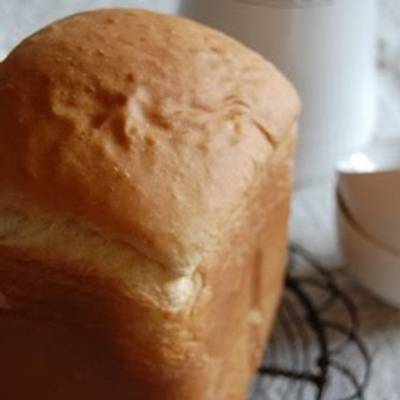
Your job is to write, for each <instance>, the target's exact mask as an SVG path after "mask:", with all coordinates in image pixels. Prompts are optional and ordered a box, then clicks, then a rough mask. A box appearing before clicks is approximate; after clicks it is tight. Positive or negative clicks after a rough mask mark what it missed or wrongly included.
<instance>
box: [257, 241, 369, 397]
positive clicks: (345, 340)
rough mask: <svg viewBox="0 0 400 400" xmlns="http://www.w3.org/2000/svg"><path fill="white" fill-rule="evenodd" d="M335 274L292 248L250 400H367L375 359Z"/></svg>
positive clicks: (354, 311)
mask: <svg viewBox="0 0 400 400" xmlns="http://www.w3.org/2000/svg"><path fill="white" fill-rule="evenodd" d="M358 332H359V321H358V317H357V310H356V308H355V306H354V304H353V302H352V301H351V299H350V297H349V295H348V294H347V293H345V292H343V291H342V290H341V289H340V287H339V285H338V284H337V282H336V280H335V278H334V277H333V274H332V272H330V271H329V270H328V269H327V268H324V267H323V266H321V265H320V264H319V263H318V262H317V261H316V260H315V259H314V257H313V256H312V255H310V254H309V253H308V252H307V251H306V250H304V249H302V248H301V247H299V246H296V245H292V246H291V248H290V259H289V268H288V277H287V280H286V290H285V294H284V299H283V303H282V306H281V308H280V311H279V317H278V322H277V325H276V327H275V331H274V335H273V337H272V339H271V343H270V345H269V348H268V352H267V356H266V359H265V361H264V363H263V365H262V366H261V367H260V369H259V377H258V379H257V382H256V383H255V385H254V387H253V391H252V397H251V399H252V400H356V399H358V400H364V399H365V389H366V386H367V383H368V380H369V376H370V369H371V359H370V356H369V354H368V351H367V348H366V347H365V345H364V344H363V341H362V340H361V339H360V337H359V335H358Z"/></svg>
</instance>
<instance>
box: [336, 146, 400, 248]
mask: <svg viewBox="0 0 400 400" xmlns="http://www.w3.org/2000/svg"><path fill="white" fill-rule="evenodd" d="M337 170H338V192H339V193H340V196H341V197H342V199H343V201H344V203H345V204H346V207H347V208H348V210H349V213H350V214H351V216H352V217H353V218H354V220H355V221H357V222H358V223H359V224H360V225H361V226H362V227H363V229H365V231H366V232H367V233H369V234H370V235H371V236H374V237H375V238H376V239H377V240H379V241H380V242H382V243H384V244H385V245H387V246H388V247H390V248H391V249H392V250H394V251H400V141H392V142H388V143H384V144H378V145H375V146H374V147H373V148H370V149H367V150H365V151H362V152H358V153H353V154H351V155H350V156H348V157H347V158H345V159H344V160H343V161H341V162H340V163H339V165H338V168H337Z"/></svg>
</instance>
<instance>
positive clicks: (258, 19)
mask: <svg viewBox="0 0 400 400" xmlns="http://www.w3.org/2000/svg"><path fill="white" fill-rule="evenodd" d="M180 13H181V14H183V15H186V16H188V17H190V18H193V19H195V20H198V21H200V22H203V23H205V24H207V25H210V26H213V27H215V28H217V29H219V30H221V31H224V32H226V33H228V34H229V35H231V36H233V37H236V38H237V39H239V40H240V41H242V42H243V43H246V44H247V45H248V46H250V47H252V48H254V49H256V50H257V51H259V52H260V53H261V54H262V55H264V56H265V57H266V58H267V59H269V60H270V61H272V62H273V63H274V64H275V65H277V66H278V67H279V69H281V70H282V71H283V72H284V73H285V74H286V76H288V78H289V79H290V80H291V81H292V82H293V83H294V84H295V86H296V88H297V90H298V91H299V93H300V96H301V98H302V102H303V116H302V121H301V126H300V138H299V144H298V151H297V166H296V185H297V186H299V185H300V186H301V185H304V184H307V183H310V182H312V181H315V180H317V179H320V178H324V177H331V176H333V173H334V166H335V163H336V162H337V161H338V159H340V158H341V157H342V156H343V155H344V154H348V153H349V152H352V151H355V150H358V149H360V148H362V147H363V146H364V145H365V144H366V143H367V142H368V141H369V139H370V136H371V133H372V129H373V125H374V120H375V118H374V117H375V112H374V111H375V104H374V103H375V102H374V97H375V96H374V81H375V79H374V78H375V73H374V72H375V47H376V46H375V43H376V40H375V0H182V2H181V5H180Z"/></svg>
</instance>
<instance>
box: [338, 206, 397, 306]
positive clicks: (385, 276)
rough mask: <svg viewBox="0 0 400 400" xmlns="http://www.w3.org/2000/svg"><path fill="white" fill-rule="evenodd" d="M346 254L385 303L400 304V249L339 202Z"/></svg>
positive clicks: (358, 275) (357, 274) (359, 275)
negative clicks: (360, 222) (365, 226)
mask: <svg viewBox="0 0 400 400" xmlns="http://www.w3.org/2000/svg"><path fill="white" fill-rule="evenodd" d="M337 219H338V228H339V239H340V242H341V247H342V252H343V256H344V258H345V260H346V262H347V265H348V267H349V268H350V270H351V271H352V273H353V275H354V276H355V277H356V278H357V279H358V281H359V282H360V283H361V284H362V285H363V286H364V287H366V288H367V289H369V290H370V291H371V292H372V293H374V294H375V295H376V296H378V297H379V298H381V299H382V300H384V301H385V302H387V303H389V304H391V305H394V306H396V307H400V252H394V251H392V249H390V248H388V247H385V246H384V245H382V244H381V243H379V241H377V240H376V239H375V238H374V237H373V236H371V235H370V234H369V233H368V232H366V231H365V230H363V228H362V227H361V226H360V225H358V224H357V223H356V222H355V221H354V220H352V218H351V216H350V215H349V214H348V212H347V211H346V206H345V205H344V204H343V201H339V202H338V207H337Z"/></svg>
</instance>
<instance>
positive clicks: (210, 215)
mask: <svg viewBox="0 0 400 400" xmlns="http://www.w3.org/2000/svg"><path fill="white" fill-rule="evenodd" d="M298 111H299V103H298V99H297V96H296V94H295V92H294V90H293V89H292V87H291V85H290V84H289V83H288V82H287V81H286V80H285V78H283V77H282V76H281V75H280V73H279V72H278V71H277V70H276V69H275V68H274V67H273V66H272V65H270V64H269V63H267V62H266V61H264V60H263V59H262V58H261V57H260V56H259V55H257V54H255V53H254V52H252V51H251V50H249V49H247V48H245V47H244V46H242V45H241V44H239V43H237V42H235V41H234V40H232V39H229V38H227V37H226V36H224V35H223V34H220V33H218V32H215V31H213V30H211V29H209V28H205V27H203V26H201V25H198V24H195V23H193V22H190V21H187V20H185V19H182V18H179V17H173V16H162V15H159V14H154V13H149V12H145V11H135V10H120V9H116V10H103V11H96V12H90V13H85V14H80V15H76V16H73V17H70V18H67V19H65V20H62V21H59V22H57V23H55V24H53V25H51V26H49V27H47V28H45V29H44V30H42V31H41V32H39V33H37V34H35V35H34V36H32V37H31V38H28V39H27V40H25V41H24V42H23V43H22V44H21V45H20V46H18V47H17V48H16V49H15V50H14V51H13V52H12V53H11V54H10V56H9V57H8V58H7V59H6V60H5V62H4V63H2V64H1V65H0V121H1V124H0V353H1V354H2V355H3V363H2V364H1V365H0V376H3V377H6V384H3V385H0V398H11V397H15V398H19V399H21V400H22V399H24V398H27V397H29V395H30V394H31V393H33V394H34V395H35V396H36V397H40V398H41V399H47V398H48V399H52V400H64V399H65V400H66V399H71V398H74V399H77V400H81V399H85V400H91V399H93V400H94V399H96V400H103V399H109V398H111V397H112V398H113V399H115V400H126V399H127V398H137V399H148V400H165V399H168V400H182V399H185V400H243V399H244V398H245V397H246V389H247V385H248V383H249V382H250V380H251V377H252V376H253V374H254V371H255V370H256V367H257V365H258V363H259V360H260V357H261V354H262V351H263V347H264V342H265V338H266V336H267V334H268V332H269V331H270V329H271V326H272V321H273V318H274V314H275V311H276V307H277V304H278V301H279V297H280V292H281V290H282V283H283V275H284V265H285V260H286V250H285V247H286V233H287V232H286V229H287V219H288V211H289V200H290V191H291V172H292V157H293V147H294V141H295V131H296V118H297V114H298ZM32 359H35V360H36V359H38V360H40V362H37V363H36V364H35V365H36V368H35V370H34V372H30V370H29V363H30V362H32ZM4 360H5V362H4ZM21 379H22V380H23V381H24V382H25V385H20V384H19V382H20V381H21Z"/></svg>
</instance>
